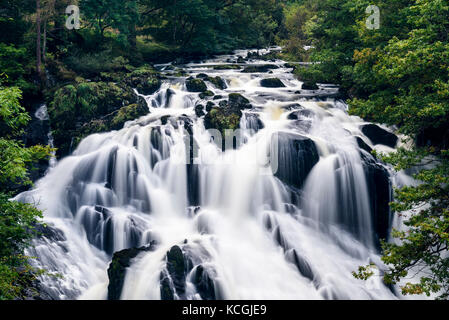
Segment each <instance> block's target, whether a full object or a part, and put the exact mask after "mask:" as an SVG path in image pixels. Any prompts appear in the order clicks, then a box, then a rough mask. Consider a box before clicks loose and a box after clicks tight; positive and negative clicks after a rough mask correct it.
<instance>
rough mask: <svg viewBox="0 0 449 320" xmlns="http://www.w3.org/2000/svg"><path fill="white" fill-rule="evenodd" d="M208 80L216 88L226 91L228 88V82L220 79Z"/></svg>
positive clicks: (210, 78) (212, 78)
mask: <svg viewBox="0 0 449 320" xmlns="http://www.w3.org/2000/svg"><path fill="white" fill-rule="evenodd" d="M206 80H207V81H209V82H210V83H212V84H213V85H214V86H215V87H216V88H218V89H221V90H224V89H226V88H227V87H228V86H227V85H226V82H225V81H224V80H223V79H222V78H220V77H208V78H207V79H206Z"/></svg>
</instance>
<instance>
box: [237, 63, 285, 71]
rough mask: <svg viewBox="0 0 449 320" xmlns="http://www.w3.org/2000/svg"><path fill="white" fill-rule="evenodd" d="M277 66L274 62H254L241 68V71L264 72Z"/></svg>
mask: <svg viewBox="0 0 449 320" xmlns="http://www.w3.org/2000/svg"><path fill="white" fill-rule="evenodd" d="M278 68H279V66H277V65H275V64H254V65H250V66H247V67H246V68H245V69H243V71H242V72H243V73H266V72H268V71H270V70H272V69H278Z"/></svg>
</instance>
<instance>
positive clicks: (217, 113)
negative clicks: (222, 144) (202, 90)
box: [204, 107, 241, 137]
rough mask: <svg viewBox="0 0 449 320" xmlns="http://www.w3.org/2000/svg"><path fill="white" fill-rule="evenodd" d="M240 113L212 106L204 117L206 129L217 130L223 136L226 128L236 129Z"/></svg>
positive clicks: (238, 124)
mask: <svg viewBox="0 0 449 320" xmlns="http://www.w3.org/2000/svg"><path fill="white" fill-rule="evenodd" d="M240 118H241V113H240V114H239V113H237V112H232V111H230V110H226V109H225V108H219V107H214V108H212V109H211V110H210V112H209V113H208V114H207V115H206V116H205V117H204V125H205V127H206V129H216V130H219V131H220V132H221V134H222V136H223V137H225V132H226V130H236V129H238V128H239V126H240Z"/></svg>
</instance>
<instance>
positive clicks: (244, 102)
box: [228, 93, 253, 111]
mask: <svg viewBox="0 0 449 320" xmlns="http://www.w3.org/2000/svg"><path fill="white" fill-rule="evenodd" d="M228 105H229V107H230V108H231V109H232V110H233V111H241V110H243V109H251V108H252V107H253V106H252V105H251V103H250V102H249V100H248V99H246V98H245V97H244V96H242V95H241V94H240V93H231V94H229V102H228Z"/></svg>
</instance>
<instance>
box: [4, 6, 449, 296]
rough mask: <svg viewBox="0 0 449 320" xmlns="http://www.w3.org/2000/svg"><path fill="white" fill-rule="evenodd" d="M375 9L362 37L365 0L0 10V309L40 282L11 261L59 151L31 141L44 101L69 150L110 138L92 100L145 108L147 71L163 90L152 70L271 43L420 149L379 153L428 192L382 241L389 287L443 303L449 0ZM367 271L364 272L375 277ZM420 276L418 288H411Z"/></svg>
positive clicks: (408, 195)
mask: <svg viewBox="0 0 449 320" xmlns="http://www.w3.org/2000/svg"><path fill="white" fill-rule="evenodd" d="M374 4H375V5H376V7H377V8H378V9H379V14H380V16H379V19H380V25H379V27H378V28H368V27H367V19H368V17H369V14H367V10H366V9H367V7H368V6H370V5H373V3H372V1H368V0H291V1H281V0H182V1H181V0H131V1H118V0H77V1H75V0H0V30H2V32H1V33H0V172H1V176H0V182H1V188H0V244H1V246H2V247H1V248H0V299H10V298H17V297H20V295H21V292H22V289H23V288H24V287H26V286H29V285H30V281H32V278H30V273H27V272H25V273H23V272H21V270H22V269H21V268H20V267H21V266H23V265H26V266H28V265H27V263H26V259H24V258H20V259H15V258H13V257H22V254H23V249H24V247H26V245H28V244H29V241H30V240H31V236H30V235H32V233H29V232H28V231H29V230H31V229H32V228H33V226H34V225H35V224H36V223H38V220H39V217H40V216H41V213H40V212H38V211H37V210H35V209H34V208H32V207H31V206H28V205H22V204H19V203H17V202H13V201H10V200H9V199H10V198H11V197H13V196H15V195H17V194H18V193H19V192H21V191H23V190H26V189H27V188H29V187H30V186H31V185H32V179H31V178H30V176H31V173H32V172H33V168H34V166H35V165H36V164H37V163H38V162H39V161H46V160H48V158H49V157H50V156H51V154H52V151H53V150H51V148H49V147H46V146H42V145H41V144H38V143H30V142H29V141H28V142H25V141H24V140H25V139H24V137H25V132H24V131H25V130H26V129H25V128H26V127H27V125H28V124H29V121H30V114H31V112H34V111H35V107H36V104H38V103H40V102H43V101H44V102H46V103H47V104H48V106H49V111H50V113H51V114H50V116H51V117H53V119H54V120H55V122H56V124H55V128H54V130H55V132H54V133H55V135H56V138H55V140H56V144H57V147H58V148H59V149H60V152H61V154H67V152H68V151H69V150H70V146H71V143H72V140H71V139H72V138H73V135H74V133H79V132H76V130H80V129H79V127H82V128H85V125H86V124H92V123H93V124H94V126H96V128H95V129H96V130H97V129H99V128H98V127H101V128H100V129H104V128H105V126H104V123H103V122H101V121H98V118H100V117H103V116H105V115H107V114H109V113H111V112H110V111H111V110H109V109H108V108H107V107H108V105H107V104H106V103H103V102H102V101H99V99H97V98H96V96H97V95H101V96H106V97H110V96H113V99H112V100H113V101H114V102H117V101H116V100H120V101H119V102H120V103H122V101H127V103H126V105H125V106H123V105H120V103H116V104H118V105H120V108H125V109H120V110H122V111H123V110H128V111H129V110H132V111H135V110H137V103H136V101H132V98H130V97H129V96H130V94H129V92H127V91H126V90H127V87H126V85H128V83H125V82H127V81H128V82H130V83H133V81H135V79H136V78H138V77H137V76H138V75H142V74H143V75H145V77H147V78H149V79H150V80H151V83H148V82H147V83H144V84H143V85H145V86H147V87H152V86H153V85H154V84H155V83H156V84H157V83H159V82H158V81H159V80H160V79H158V78H157V76H156V75H155V74H156V73H155V71H154V69H153V68H152V67H151V65H152V64H155V63H161V62H169V61H176V62H183V61H190V60H192V59H198V58H201V57H204V56H209V55H213V54H219V53H228V52H230V51H232V50H234V49H238V48H262V47H267V46H270V45H281V46H282V47H283V52H282V53H281V54H280V55H279V56H277V57H279V58H282V59H284V60H287V61H290V62H300V61H301V62H309V64H307V65H305V66H304V65H302V66H295V74H296V76H297V77H298V79H300V80H301V81H304V82H308V83H333V84H337V85H339V86H340V90H341V92H342V94H343V96H344V99H345V100H346V101H347V103H348V105H349V111H350V113H351V114H353V115H358V116H360V117H362V118H363V119H365V120H367V121H372V122H377V123H382V124H386V125H388V126H390V127H392V128H394V129H395V130H397V132H398V133H401V134H404V137H405V138H404V139H405V140H407V141H404V142H407V143H408V145H409V146H412V147H410V148H400V149H399V150H398V151H397V152H396V153H392V154H389V155H384V154H376V156H377V157H379V158H381V159H383V160H384V161H385V162H388V163H390V164H392V165H393V166H394V167H395V169H396V170H397V171H400V170H410V169H413V170H414V172H416V174H415V178H416V180H417V181H419V182H420V184H419V185H417V186H411V187H404V188H402V189H398V190H396V192H395V202H394V203H392V204H391V208H392V210H394V211H395V213H396V214H398V215H401V216H404V217H405V218H406V219H405V220H406V222H405V224H406V226H407V231H399V230H395V231H393V236H394V238H396V239H397V240H399V241H396V242H388V243H384V245H383V261H384V263H385V264H386V266H387V268H388V269H387V270H385V274H384V277H383V278H384V282H385V283H386V284H388V285H391V284H396V283H399V284H400V285H401V288H402V292H403V293H404V294H428V295H430V294H434V295H436V296H437V297H440V298H446V299H447V298H448V297H449V258H448V256H447V250H448V244H449V209H448V207H449V152H448V149H449V2H448V1H447V0H398V1H388V0H378V1H375V3H374ZM69 5H76V6H78V7H79V9H80V28H79V29H78V28H74V29H71V30H70V29H67V27H66V20H67V18H68V16H69V15H70V14H67V13H66V8H67V7H68V6H69ZM119 78H120V79H119ZM124 83H125V84H124ZM139 85H142V84H141V83H139ZM124 88H125V89H124ZM128 91H129V90H128ZM113 111H115V112H117V110H113ZM122 113H123V112H122ZM124 113H126V112H124ZM130 113H131V112H130ZM133 115H134V113H133ZM120 116H122V114H120ZM94 117H97V118H94ZM74 118H76V119H77V120H80V119H81V120H80V121H78V122H82V123H75V122H76V121H74V120H73V119H74ZM122 118H126V117H122ZM119 120H121V121H124V119H119ZM125 120H126V119H125ZM118 123H122V122H119V121H118ZM58 124H60V126H61V127H60V128H58V127H57V125H58ZM71 126H72V127H71ZM90 132H91V131H88V132H87V133H90ZM94 132H97V131H94ZM82 133H83V134H86V132H82ZM80 136H81V135H80ZM404 212H406V214H404ZM11 234H13V236H11ZM371 268H372V266H361V268H360V269H359V270H358V272H356V273H355V276H356V277H358V278H360V279H367V278H369V277H370V276H372V275H373V273H372V272H371ZM412 270H419V271H420V272H418V278H419V281H418V282H408V278H409V276H410V273H411V272H412ZM31 277H32V276H31Z"/></svg>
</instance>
